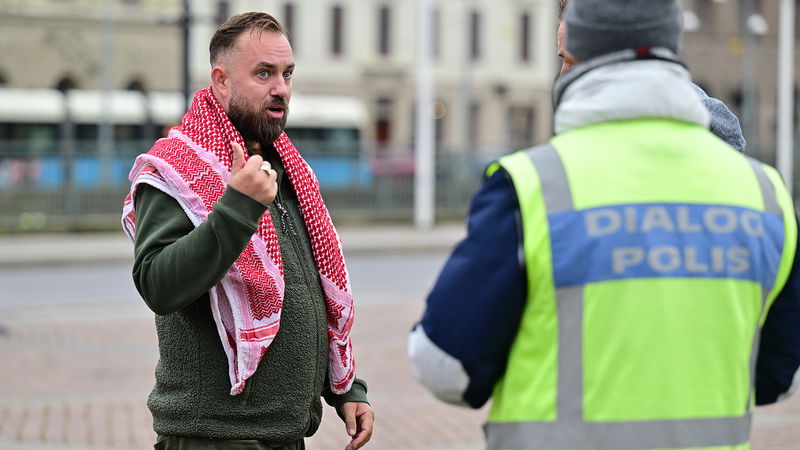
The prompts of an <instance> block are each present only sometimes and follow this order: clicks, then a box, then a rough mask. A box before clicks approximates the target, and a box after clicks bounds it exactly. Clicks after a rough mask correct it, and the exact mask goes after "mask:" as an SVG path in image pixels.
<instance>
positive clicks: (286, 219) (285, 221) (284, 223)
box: [275, 202, 297, 236]
mask: <svg viewBox="0 0 800 450" xmlns="http://www.w3.org/2000/svg"><path fill="white" fill-rule="evenodd" d="M275 205H276V206H277V207H278V211H280V213H281V227H282V229H283V232H284V233H288V232H289V231H291V233H292V236H297V231H295V229H294V223H293V222H292V216H290V215H289V211H287V210H286V208H284V207H283V205H281V204H280V203H278V202H275Z"/></svg>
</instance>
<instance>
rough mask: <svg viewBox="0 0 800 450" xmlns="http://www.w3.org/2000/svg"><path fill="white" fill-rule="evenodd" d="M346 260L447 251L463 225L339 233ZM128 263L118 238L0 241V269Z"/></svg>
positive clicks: (124, 243) (129, 253)
mask: <svg viewBox="0 0 800 450" xmlns="http://www.w3.org/2000/svg"><path fill="white" fill-rule="evenodd" d="M339 234H340V237H341V239H342V246H343V248H344V252H345V256H347V255H354V254H370V253H407V252H425V251H447V250H449V249H451V248H452V247H453V246H454V245H455V244H456V243H458V241H459V240H461V239H462V238H463V237H464V235H465V230H464V226H463V225H460V224H459V225H450V224H448V225H441V226H436V227H433V228H431V229H426V230H421V229H416V228H414V227H412V226H374V227H371V226H364V227H342V228H341V229H340V232H339ZM113 263H133V246H132V245H131V243H130V241H129V240H128V238H127V237H126V236H125V235H124V234H123V233H121V232H108V233H85V234H84V233H79V234H70V233H53V234H26V235H6V236H0V268H13V267H30V266H48V265H50V266H53V265H55V266H58V265H70V264H113Z"/></svg>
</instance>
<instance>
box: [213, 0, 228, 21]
mask: <svg viewBox="0 0 800 450" xmlns="http://www.w3.org/2000/svg"><path fill="white" fill-rule="evenodd" d="M230 6H231V5H230V3H228V0H217V17H216V20H217V25H222V24H223V23H225V21H226V20H228V18H229V17H230V16H231V9H230Z"/></svg>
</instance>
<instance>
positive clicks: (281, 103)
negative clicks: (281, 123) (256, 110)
mask: <svg viewBox="0 0 800 450" xmlns="http://www.w3.org/2000/svg"><path fill="white" fill-rule="evenodd" d="M267 108H282V109H288V108H289V103H288V102H287V101H286V99H285V98H283V97H275V98H274V99H272V100H270V101H268V102H264V105H263V109H267Z"/></svg>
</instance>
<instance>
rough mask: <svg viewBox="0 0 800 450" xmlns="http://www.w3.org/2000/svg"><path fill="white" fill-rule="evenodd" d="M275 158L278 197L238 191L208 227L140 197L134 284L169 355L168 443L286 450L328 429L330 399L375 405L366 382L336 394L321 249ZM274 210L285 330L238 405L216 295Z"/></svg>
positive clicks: (164, 418) (160, 389)
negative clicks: (315, 252)
mask: <svg viewBox="0 0 800 450" xmlns="http://www.w3.org/2000/svg"><path fill="white" fill-rule="evenodd" d="M265 159H266V160H267V161H269V162H270V163H271V164H272V167H273V168H274V169H275V170H276V171H277V172H278V186H279V189H278V196H277V198H276V200H275V201H274V202H273V203H272V204H270V205H269V207H266V206H264V205H263V204H261V203H260V202H258V201H256V200H254V199H252V198H250V197H248V196H246V195H244V194H242V193H241V192H239V191H236V190H235V189H233V188H230V187H229V188H228V189H227V190H226V191H225V193H224V194H223V196H222V198H221V199H220V201H219V202H217V203H216V204H215V205H214V208H213V212H212V213H210V214H209V216H208V220H207V221H206V222H204V223H202V224H201V225H200V226H198V227H197V228H195V227H194V226H193V225H192V223H191V222H190V221H189V219H188V217H187V216H186V214H185V213H184V211H183V209H182V208H181V206H180V205H179V204H178V202H177V201H176V200H175V199H174V198H172V197H170V196H169V195H167V194H165V193H163V192H161V191H159V190H158V189H155V188H153V187H151V186H148V185H140V186H139V188H138V189H137V192H136V205H135V206H136V245H135V261H134V267H133V279H134V284H135V285H136V288H137V289H138V290H139V293H140V294H141V296H142V298H143V299H144V300H145V302H146V303H147V305H148V306H149V307H150V309H152V310H153V311H154V312H155V313H156V330H157V333H158V342H159V352H160V358H159V361H158V365H157V366H156V373H155V375H156V384H155V387H154V388H153V391H152V392H151V394H150V397H149V399H148V406H149V408H150V411H151V412H152V414H153V428H154V429H155V431H156V433H158V434H163V435H186V436H197V437H206V438H215V439H260V440H263V441H265V442H268V443H271V444H283V443H288V442H293V441H297V440H300V439H302V438H304V437H306V436H311V435H312V434H313V433H314V432H315V431H316V430H317V428H318V427H319V423H320V419H321V415H322V404H321V401H320V396H321V395H324V396H325V399H326V401H327V402H328V403H329V404H330V405H332V406H334V407H336V408H337V409H338V407H339V405H341V404H342V403H344V402H348V401H358V402H366V401H367V398H366V392H367V386H366V383H364V381H363V380H360V379H356V381H355V382H354V384H353V388H352V389H351V390H350V391H349V392H348V393H346V394H344V395H341V396H337V395H334V394H332V393H331V392H330V389H329V384H328V381H327V366H328V350H327V349H328V335H327V319H326V309H325V302H324V296H323V291H322V286H321V285H320V281H319V277H318V275H317V270H316V267H315V265H314V259H313V256H312V253H311V246H310V241H309V238H308V234H307V231H306V228H305V226H304V221H303V218H302V215H301V212H300V208H299V204H298V202H297V198H296V196H295V193H294V189H293V188H292V186H291V183H290V182H289V179H288V176H286V175H285V172H284V169H283V164H282V163H281V162H280V158H279V157H278V155H277V153H276V152H275V150H274V149H271V152H268V153H267V155H265ZM266 210H269V213H270V214H271V216H272V221H273V223H274V224H275V227H276V229H277V232H278V239H279V242H280V247H281V254H282V256H283V264H284V278H285V281H286V291H285V295H284V300H283V310H282V312H281V326H280V330H279V331H278V334H277V335H276V337H275V340H274V341H273V342H272V345H270V347H269V350H268V351H267V353H266V354H265V355H264V359H263V360H262V362H261V365H260V366H259V367H258V369H257V370H256V372H255V374H254V375H253V376H252V377H251V378H250V379H248V380H247V383H246V385H245V389H244V391H243V392H242V393H241V394H239V395H236V396H231V395H230V388H231V386H230V379H229V376H228V362H227V357H226V355H225V351H224V350H223V347H222V344H221V342H220V338H219V335H218V333H217V329H216V325H215V323H214V320H213V317H212V315H211V306H210V300H209V296H208V290H209V289H210V288H211V287H212V286H213V285H214V284H216V283H217V282H219V281H220V280H221V279H222V277H223V275H224V274H225V273H226V271H227V270H228V268H229V267H230V266H231V265H232V264H233V262H234V261H235V260H236V258H237V257H238V256H239V254H240V253H241V252H242V250H243V249H244V248H245V246H246V245H247V242H248V241H249V239H250V237H251V236H252V234H253V233H255V232H256V228H257V225H258V220H259V218H260V217H261V215H262V214H263V213H264V212H265V211H266Z"/></svg>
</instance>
